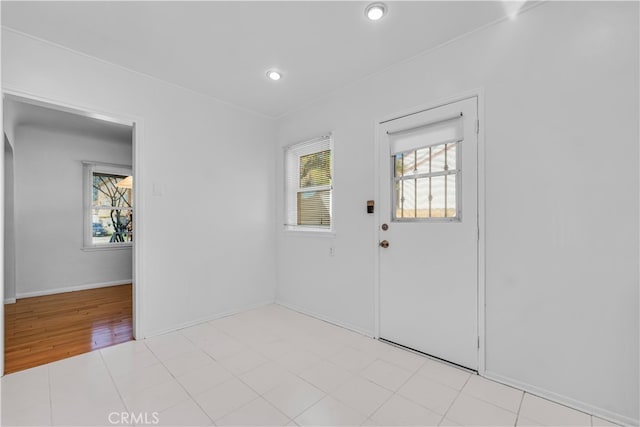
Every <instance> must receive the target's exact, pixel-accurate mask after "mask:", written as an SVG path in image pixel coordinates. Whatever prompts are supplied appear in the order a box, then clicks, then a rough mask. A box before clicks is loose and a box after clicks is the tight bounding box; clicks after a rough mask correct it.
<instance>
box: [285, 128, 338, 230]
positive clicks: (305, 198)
mask: <svg viewBox="0 0 640 427" xmlns="http://www.w3.org/2000/svg"><path fill="white" fill-rule="evenodd" d="M332 144H333V142H332V139H331V136H322V137H319V138H315V139H313V140H311V141H305V142H301V143H298V144H295V145H291V146H289V147H287V148H286V150H285V157H286V158H285V169H286V177H285V179H286V204H287V206H286V223H285V226H286V228H287V229H289V230H316V231H330V230H331V229H332V218H331V204H332V197H331V196H332V191H333V179H332V175H333V150H332V148H333V147H332Z"/></svg>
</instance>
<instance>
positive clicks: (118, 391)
mask: <svg viewBox="0 0 640 427" xmlns="http://www.w3.org/2000/svg"><path fill="white" fill-rule="evenodd" d="M127 342H131V341H127ZM98 353H100V360H101V361H102V364H103V365H104V368H105V369H106V370H107V373H108V374H109V379H111V383H112V384H113V388H115V389H116V393H118V397H119V398H120V402H121V403H122V407H123V408H125V409H126V410H129V407H128V406H127V404H126V403H125V401H124V398H123V397H122V393H120V389H119V388H118V384H116V380H115V379H114V378H113V373H112V372H111V369H109V365H108V364H107V361H106V360H104V354H102V350H98Z"/></svg>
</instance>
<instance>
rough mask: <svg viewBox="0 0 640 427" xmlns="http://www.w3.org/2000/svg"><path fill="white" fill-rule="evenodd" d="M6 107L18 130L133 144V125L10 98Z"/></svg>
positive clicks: (6, 101)
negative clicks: (21, 128)
mask: <svg viewBox="0 0 640 427" xmlns="http://www.w3.org/2000/svg"><path fill="white" fill-rule="evenodd" d="M4 107H5V114H6V113H7V110H11V111H12V114H11V115H10V116H11V118H12V123H10V124H9V125H10V126H13V128H14V129H16V128H18V127H21V126H29V127H37V128H41V129H48V130H52V131H58V132H65V133H73V134H76V135H91V136H93V137H97V138H104V139H108V140H111V141H114V142H122V143H124V144H131V143H132V141H133V129H132V127H131V126H126V125H121V124H117V123H111V122H107V121H104V120H100V119H94V118H90V117H86V116H81V115H79V114H72V113H67V112H65V111H59V110H54V109H52V108H47V107H42V106H39V105H34V104H29V103H26V102H22V101H20V100H18V99H14V98H13V97H10V96H7V97H5V98H4ZM5 125H6V124H5ZM12 142H14V141H12Z"/></svg>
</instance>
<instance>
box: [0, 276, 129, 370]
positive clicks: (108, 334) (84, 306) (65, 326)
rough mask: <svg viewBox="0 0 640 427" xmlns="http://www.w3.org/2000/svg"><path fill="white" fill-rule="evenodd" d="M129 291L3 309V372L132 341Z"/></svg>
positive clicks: (36, 300) (30, 301) (70, 295)
mask: <svg viewBox="0 0 640 427" xmlns="http://www.w3.org/2000/svg"><path fill="white" fill-rule="evenodd" d="M131 291H132V289H131V285H121V286H111V287H108V288H100V289H90V290H86V291H76V292H67V293H63V294H55V295H46V296H42V297H33V298H24V299H19V300H18V301H17V302H16V303H15V304H6V305H5V306H4V312H5V341H4V345H5V362H4V363H5V373H6V374H9V373H11V372H16V371H21V370H23V369H27V368H32V367H34V366H39V365H43V364H45V363H49V362H53V361H56V360H60V359H64V358H67V357H71V356H76V355H78V354H82V353H87V352H89V351H92V350H96V349H99V348H103V347H108V346H110V345H114V344H118V343H122V342H125V341H130V340H132V339H133V336H132V295H131Z"/></svg>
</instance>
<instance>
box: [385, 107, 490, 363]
mask: <svg viewBox="0 0 640 427" xmlns="http://www.w3.org/2000/svg"><path fill="white" fill-rule="evenodd" d="M477 111H478V107H477V98H476V97H474V98H469V99H466V100H463V101H459V102H455V103H452V104H447V105H444V106H441V107H438V108H433V109H430V110H426V111H422V112H419V113H415V114H411V115H407V116H403V117H401V118H398V119H394V120H390V121H387V122H383V123H380V124H379V126H378V132H379V134H378V140H379V146H380V153H379V158H380V165H379V167H380V187H379V188H380V198H379V200H380V202H381V206H380V224H379V226H380V227H379V234H378V236H379V241H380V247H379V257H380V263H379V266H380V294H379V301H380V304H379V307H380V313H379V314H380V318H379V319H380V338H383V339H386V340H389V341H392V342H395V343H397V344H400V345H403V346H406V347H409V348H412V349H415V350H418V351H421V352H423V353H427V354H429V355H432V356H435V357H438V358H441V359H444V360H447V361H450V362H453V363H456V364H458V365H461V366H465V367H467V368H470V369H474V370H477V369H478V313H477V311H478V184H477V181H478V144H477V142H478V138H477V124H478V114H477Z"/></svg>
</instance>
